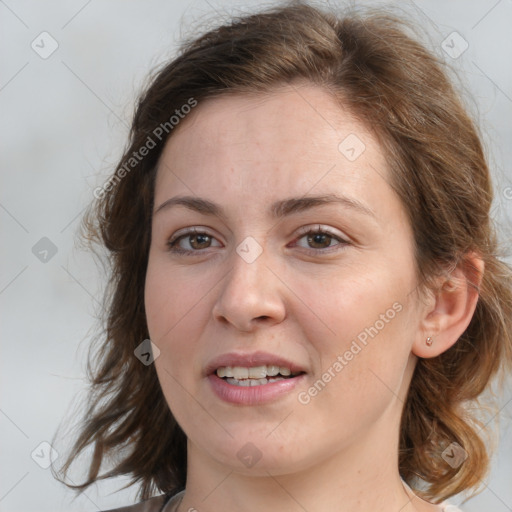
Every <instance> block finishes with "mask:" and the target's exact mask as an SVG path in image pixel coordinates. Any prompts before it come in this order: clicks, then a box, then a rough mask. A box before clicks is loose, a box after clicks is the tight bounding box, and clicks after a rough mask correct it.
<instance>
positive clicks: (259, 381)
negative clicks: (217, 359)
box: [226, 377, 284, 387]
mask: <svg viewBox="0 0 512 512" xmlns="http://www.w3.org/2000/svg"><path fill="white" fill-rule="evenodd" d="M278 380H284V378H283V377H272V378H270V379H245V380H237V379H232V378H227V379H226V382H227V383H228V384H232V385H233V386H242V387H249V386H264V385H265V384H270V383H272V382H277V381H278Z"/></svg>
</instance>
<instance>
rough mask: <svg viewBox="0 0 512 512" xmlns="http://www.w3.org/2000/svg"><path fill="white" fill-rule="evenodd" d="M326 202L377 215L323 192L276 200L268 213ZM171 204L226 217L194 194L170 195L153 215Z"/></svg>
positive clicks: (348, 199)
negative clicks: (315, 194)
mask: <svg viewBox="0 0 512 512" xmlns="http://www.w3.org/2000/svg"><path fill="white" fill-rule="evenodd" d="M328 204H339V205H341V206H343V207H345V208H349V209H352V210H354V211H356V212H358V213H362V214H364V215H367V216H370V217H373V218H374V219H375V220H376V219H377V215H376V214H375V212H374V211H373V210H371V209H370V208H369V207H368V206H366V205H364V204H363V203H361V202H360V201H358V200H357V199H354V198H351V197H347V196H339V195H336V194H323V195H318V196H303V197H292V198H289V199H283V200H281V201H276V202H275V203H273V204H272V205H271V206H270V215H271V217H273V218H275V219H281V218H283V217H287V216H289V215H293V214H296V213H300V212H303V211H306V210H309V209H311V208H315V207H319V206H324V205H328ZM173 206H184V207H186V208H188V209H189V210H193V211H196V212H199V213H202V214H204V215H211V216H215V217H219V218H220V219H223V220H224V221H225V220H226V219H227V217H226V214H225V212H224V210H223V209H222V207H221V206H220V205H218V204H216V203H213V202H212V201H209V200H208V199H203V198H200V197H194V196H176V197H171V198H170V199H167V200H166V201H164V202H163V203H162V204H161V205H160V206H158V208H156V209H155V211H154V212H153V215H156V214H157V213H159V212H162V211H164V210H168V209H169V208H171V207H173Z"/></svg>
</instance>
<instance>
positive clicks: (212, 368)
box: [205, 352, 305, 375]
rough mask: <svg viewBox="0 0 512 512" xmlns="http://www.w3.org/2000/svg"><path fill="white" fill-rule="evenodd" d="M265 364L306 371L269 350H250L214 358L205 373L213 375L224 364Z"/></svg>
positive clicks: (249, 365) (245, 365)
mask: <svg viewBox="0 0 512 512" xmlns="http://www.w3.org/2000/svg"><path fill="white" fill-rule="evenodd" d="M264 365H269V366H270V365H273V366H283V367H285V368H289V369H290V371H291V372H292V373H300V372H305V370H304V368H302V367H301V366H300V365H298V364H297V363H294V362H293V361H289V360H288V359H285V358H284V357H280V356H277V355H275V354H270V353H268V352H250V353H245V354H244V353H242V352H230V353H228V354H222V355H220V356H218V357H216V358H214V359H212V360H211V361H210V362H209V363H208V364H207V365H206V368H205V374H206V375H211V374H212V373H215V372H216V371H217V369H218V368H221V367H223V366H242V367H246V368H250V367H253V366H264Z"/></svg>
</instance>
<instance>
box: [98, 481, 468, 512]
mask: <svg viewBox="0 0 512 512" xmlns="http://www.w3.org/2000/svg"><path fill="white" fill-rule="evenodd" d="M403 483H404V485H405V487H406V488H408V489H410V487H409V486H408V485H407V484H405V482H403ZM410 493H412V494H414V493H413V492H412V490H410ZM184 495H185V491H181V492H179V493H177V494H175V495H174V496H173V497H172V498H171V499H170V500H169V501H168V502H167V503H166V504H165V506H164V505H163V504H164V502H165V495H164V494H162V495H160V496H156V497H154V498H150V499H148V500H145V501H141V502H140V503H137V504H136V505H131V506H128V507H122V508H116V509H113V510H110V511H107V512H176V511H177V509H178V507H179V505H180V503H181V500H182V499H183V496H184ZM418 499H420V498H418ZM439 508H440V512H462V510H460V508H457V507H456V506H455V505H450V504H449V503H447V502H443V503H441V505H439Z"/></svg>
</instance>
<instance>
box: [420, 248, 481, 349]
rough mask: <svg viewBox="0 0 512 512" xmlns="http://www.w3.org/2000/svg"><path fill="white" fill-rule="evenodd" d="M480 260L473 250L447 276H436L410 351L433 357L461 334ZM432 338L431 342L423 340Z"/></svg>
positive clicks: (472, 303) (471, 307)
mask: <svg viewBox="0 0 512 512" xmlns="http://www.w3.org/2000/svg"><path fill="white" fill-rule="evenodd" d="M483 273H484V262H483V260H482V259H481V258H480V256H479V255H478V254H477V253H475V252H470V253H467V254H466V255H465V257H464V258H463V259H462V262H461V263H460V264H459V265H458V266H457V268H456V269H455V270H453V271H452V272H451V273H450V275H449V276H447V277H442V278H440V279H439V280H438V282H437V284H438V286H437V287H436V290H433V291H432V293H431V295H430V300H429V301H428V304H427V305H426V307H425V309H424V311H423V317H422V319H421V323H420V326H419V327H420V328H419V329H418V336H417V338H416V339H415V341H414V344H413V347H412V352H413V354H414V355H416V356H418V357H422V358H430V357H436V356H438V355H439V354H442V353H443V352H445V351H446V350H448V349H449V348H450V347H451V346H452V345H454V344H455V342H456V341H457V340H458V339H459V338H460V336H462V334H463V333H464V331H465V330H466V329H467V327H468V325H469V324H470V322H471V319H472V318H473V314H474V312H475V309H476V305H477V302H478V296H479V289H480V284H481V282H482V277H483ZM428 337H431V338H432V345H431V346H429V345H427V343H426V339H427V338H428Z"/></svg>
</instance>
